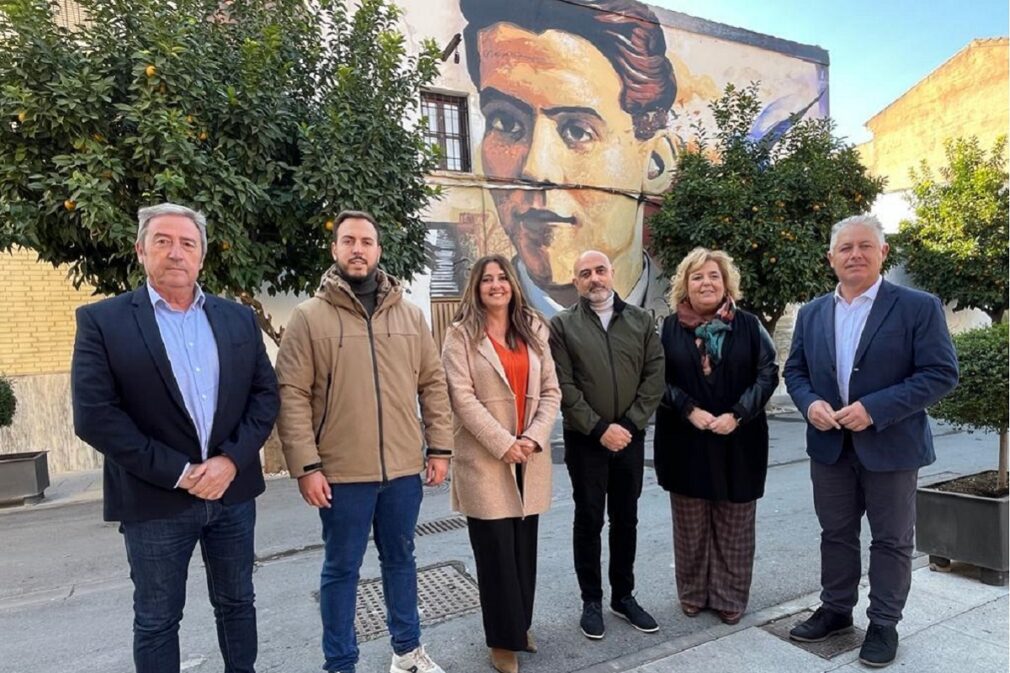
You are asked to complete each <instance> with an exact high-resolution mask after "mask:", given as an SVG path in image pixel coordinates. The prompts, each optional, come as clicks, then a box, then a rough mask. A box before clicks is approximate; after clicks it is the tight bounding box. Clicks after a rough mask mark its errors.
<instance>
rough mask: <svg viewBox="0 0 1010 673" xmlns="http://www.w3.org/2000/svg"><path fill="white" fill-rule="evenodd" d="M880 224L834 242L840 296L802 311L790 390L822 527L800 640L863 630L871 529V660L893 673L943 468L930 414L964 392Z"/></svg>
mask: <svg viewBox="0 0 1010 673" xmlns="http://www.w3.org/2000/svg"><path fill="white" fill-rule="evenodd" d="M887 252H888V246H887V243H885V242H884V234H883V229H882V228H881V226H880V222H879V221H877V220H876V218H873V217H869V216H856V217H850V218H847V219H845V220H842V221H841V222H838V223H837V224H836V225H835V226H834V228H833V229H832V232H831V246H830V251H829V252H828V258H829V260H830V262H831V266H832V268H833V269H834V270H835V274H836V275H837V276H838V286H837V289H836V290H835V292H833V293H832V294H828V295H824V296H822V297H819V298H817V299H815V300H814V301H812V302H810V303H809V304H807V305H806V306H804V307H803V308H801V309H800V311H799V315H798V316H797V319H796V329H795V333H794V335H793V343H792V349H791V351H790V354H789V359H788V360H787V361H786V366H785V380H786V385H787V387H788V390H789V394H790V395H791V396H792V398H793V401H794V402H795V403H796V407H797V408H798V409H799V410H800V411H801V412H802V413H803V414H804V415H805V416H806V419H807V423H808V426H807V453H808V454H810V459H811V461H810V477H811V480H812V481H813V489H814V508H815V510H816V512H817V518H818V521H819V522H820V525H821V587H822V589H821V607H819V608H818V609H817V611H816V612H815V613H814V615H813V616H812V617H811V618H810V619H808V620H807V621H805V622H803V623H802V624H800V625H798V626H797V627H795V628H794V629H793V630H792V631H791V632H790V636H791V637H792V638H793V639H795V640H801V641H820V640H824V639H825V638H827V637H829V636H831V635H834V634H836V633H842V632H845V631H848V630H851V628H852V608H853V607H854V606H855V605H856V600H857V597H858V590H859V578H860V575H861V567H860V560H861V554H860V544H859V529H860V521H861V519H862V516H863V514H864V513H865V514H866V516H867V519H868V520H869V523H870V532H871V535H872V543H871V545H870V569H869V579H870V607H869V608H868V609H867V611H866V612H867V616H868V617H869V618H870V626H869V628H868V629H867V632H866V638H865V640H864V641H863V646H862V649H861V650H860V653H859V658H860V661H862V662H863V663H865V664H867V665H870V666H886V665H888V664H890V663H891V662H892V661H893V660H894V657H895V654H896V652H897V647H898V633H897V629H896V625H897V623H898V621H899V620H900V619H901V611H902V608H903V607H904V605H905V599H906V598H907V596H908V590H909V587H910V585H911V578H912V565H911V561H912V556H911V555H912V548H913V534H914V525H915V488H916V481H917V477H918V472H919V468H920V467H922V466H924V465H929V464H930V463H932V462H933V461H934V460H935V459H936V456H935V454H934V453H933V438H932V435H931V433H930V429H929V423H928V421H927V418H926V408H927V407H928V406H930V405H931V404H933V403H935V402H936V401H937V400H939V399H940V398H942V397H943V396H944V395H946V394H947V393H948V392H950V390H952V389H953V388H954V386H955V385H956V384H957V377H958V370H957V357H956V355H955V354H954V347H953V344H952V343H951V340H950V334H949V333H948V331H947V325H946V321H945V320H944V315H943V307H942V306H941V305H940V302H939V300H937V298H936V297H934V296H932V295H930V294H926V293H924V292H919V291H916V290H911V289H908V288H904V287H900V286H897V285H892V284H891V283H889V282H887V281H885V280H883V278H882V276H881V275H880V270H881V266H882V264H883V261H884V259H886V257H887Z"/></svg>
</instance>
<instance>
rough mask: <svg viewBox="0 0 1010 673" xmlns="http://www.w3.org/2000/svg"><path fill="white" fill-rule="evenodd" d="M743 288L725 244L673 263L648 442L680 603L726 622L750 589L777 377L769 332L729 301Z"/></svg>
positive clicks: (739, 611) (691, 612) (734, 618)
mask: <svg viewBox="0 0 1010 673" xmlns="http://www.w3.org/2000/svg"><path fill="white" fill-rule="evenodd" d="M740 296H741V295H740V272H739V271H738V270H737V268H736V267H735V266H734V265H733V259H732V258H731V257H730V256H729V255H727V254H726V253H724V252H722V251H719V250H708V249H705V248H695V249H694V250H692V251H691V252H690V253H689V254H688V255H687V257H685V258H684V260H683V261H681V263H680V265H679V266H678V267H677V273H676V274H675V275H674V277H673V279H672V281H671V288H670V306H671V307H675V309H676V312H675V313H673V314H672V315H670V316H669V317H668V318H667V319H666V320H665V321H664V323H663V330H662V342H663V350H664V351H665V353H666V393H665V395H664V397H663V402H662V403H661V405H660V407H659V411H658V412H657V414H656V436H655V444H654V447H655V449H654V450H655V461H656V475H657V477H658V478H659V483H660V485H661V486H662V487H663V488H665V489H666V490H667V491H669V492H670V504H671V507H672V509H673V546H674V553H675V556H676V560H675V567H676V577H677V593H678V595H679V597H680V605H681V609H682V610H683V611H684V614H686V615H687V616H688V617H694V616H696V615H697V614H698V613H699V612H701V611H702V610H704V609H710V610H714V611H715V612H716V613H717V614H718V615H719V618H720V619H721V620H722V621H723V622H725V623H727V624H736V623H737V622H739V621H740V618H741V617H742V616H743V613H744V610H746V608H747V599H748V597H749V595H750V584H751V573H752V569H753V566H754V513H755V509H756V504H757V499H758V498H760V497H761V496H762V495H764V484H765V474H766V472H767V468H768V423H767V420H766V419H765V412H764V407H765V403H767V402H768V399H769V398H770V397H771V395H772V392H773V391H774V390H775V386H776V385H777V384H778V379H779V375H778V365H777V364H776V362H775V346H774V344H773V343H772V340H771V337H769V336H768V332H767V331H765V329H764V327H762V326H761V323H760V322H759V321H758V319H757V317H756V316H754V315H753V314H751V313H748V312H746V311H743V310H741V309H740V308H738V307H737V306H736V301H737V300H738V299H740Z"/></svg>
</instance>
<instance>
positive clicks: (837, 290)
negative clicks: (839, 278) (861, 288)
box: [835, 275, 884, 304]
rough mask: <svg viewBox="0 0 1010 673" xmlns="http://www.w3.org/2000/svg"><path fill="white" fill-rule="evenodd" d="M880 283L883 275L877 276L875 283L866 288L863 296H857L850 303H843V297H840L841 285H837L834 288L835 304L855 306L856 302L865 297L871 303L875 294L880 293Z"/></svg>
mask: <svg viewBox="0 0 1010 673" xmlns="http://www.w3.org/2000/svg"><path fill="white" fill-rule="evenodd" d="M882 282H884V276H883V275H880V276H877V282H875V283H874V284H873V285H871V286H870V287H868V288H866V291H865V292H863V294H861V295H859V296H858V297H854V298H853V299H852V301H851V302H849V301H845V297H843V296H842V284H841V283H839V284H838V285H836V286H835V303H836V304H837V303H838V302H844V303H845V304H855V303H856V300H858V299H862V298H863V297H866V298H867V299H869V300H870V301H871V302H872V301H876V299H877V292H879V291H880V284H881V283H882Z"/></svg>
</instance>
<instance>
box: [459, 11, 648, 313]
mask: <svg viewBox="0 0 1010 673" xmlns="http://www.w3.org/2000/svg"><path fill="white" fill-rule="evenodd" d="M479 49H480V54H481V59H480V105H481V111H482V112H483V115H484V120H485V130H484V140H483V143H482V145H481V157H482V159H483V164H484V172H485V173H486V174H487V175H488V176H489V177H492V178H505V179H508V180H509V181H510V182H511V181H515V180H518V181H527V180H528V181H530V182H531V183H532V185H531V186H533V185H536V186H537V187H539V188H533V189H521V188H512V187H509V188H503V189H493V190H492V196H493V198H494V201H495V205H496V207H497V209H498V215H499V219H500V220H501V224H502V227H503V228H504V229H505V232H506V233H507V234H508V236H509V238H510V239H511V240H512V243H513V244H514V245H515V247H516V250H517V251H518V253H519V257H520V258H521V260H522V262H523V264H524V265H525V267H526V269H527V271H528V273H529V274H530V276H531V277H532V278H533V280H534V281H535V282H536V283H537V284H538V285H539V286H541V287H543V288H545V289H547V290H548V291H552V290H554V291H564V290H565V289H568V290H570V289H571V285H570V283H571V269H572V267H573V265H574V263H575V260H576V259H577V258H578V256H579V254H580V253H582V252H584V251H585V250H589V249H593V250H600V251H602V252H605V253H606V254H607V255H608V256H609V257H610V258H611V260H612V261H613V266H614V272H615V277H614V286H615V288H616V289H617V291H618V292H620V293H624V294H626V293H627V292H628V291H629V290H630V289H631V287H633V286H634V284H635V282H636V281H637V280H638V278H639V276H640V274H641V271H642V239H641V226H640V224H639V217H640V215H639V203H638V195H639V194H640V193H641V191H642V182H643V175H644V172H645V170H646V166H647V161H648V158H649V143H648V142H642V141H639V140H637V139H636V138H635V131H634V126H633V123H632V118H631V115H630V114H628V113H627V112H625V111H624V110H623V109H622V108H621V106H620V96H621V90H622V89H621V80H620V79H619V77H618V75H617V72H616V71H615V70H614V68H613V66H611V64H610V62H609V61H608V60H607V58H606V57H605V56H604V55H603V54H602V53H601V52H600V51H599V50H598V49H597V48H596V47H594V46H593V45H592V43H590V42H589V41H587V40H585V39H583V38H581V37H578V36H575V35H572V34H571V33H566V32H562V31H556V30H547V31H545V32H543V33H541V34H535V33H532V32H529V31H526V30H523V29H521V28H517V27H516V26H513V25H510V24H505V23H501V24H497V25H494V26H492V27H490V28H488V29H486V30H484V31H483V32H481V34H480V48H479ZM544 183H547V184H557V185H566V186H568V185H580V186H581V187H582V188H549V187H548V188H546V189H545V188H543V185H544ZM593 187H596V188H597V189H593ZM621 192H626V193H621Z"/></svg>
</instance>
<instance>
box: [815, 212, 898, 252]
mask: <svg viewBox="0 0 1010 673" xmlns="http://www.w3.org/2000/svg"><path fill="white" fill-rule="evenodd" d="M857 224H859V225H862V226H864V227H867V228H868V229H869V230H870V231H872V232H873V233H874V235H875V236H876V237H877V242H878V243H880V245H881V246H883V245H884V243H885V242H886V240H885V238H884V225H882V224H881V223H880V220H878V219H877V218H876V216H875V215H853V216H852V217H846V218H845V219H844V220H839V221H838V222H835V225H834V226H833V227H831V243H830V244H829V245H828V250H834V249H835V243H837V242H838V235H839V234H841V233H842V230H843V229H847V228H849V227H854V226H856V225H857Z"/></svg>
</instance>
